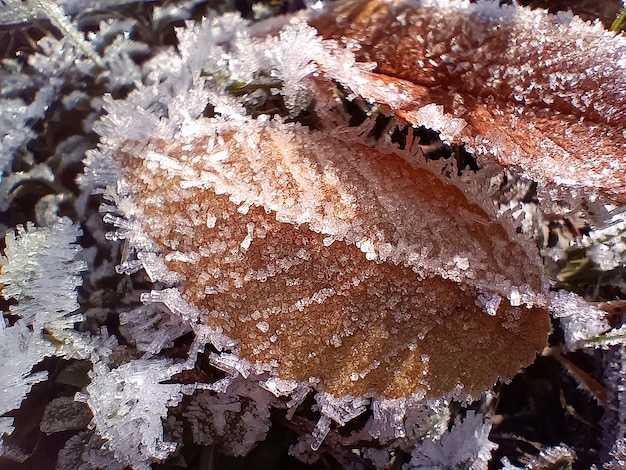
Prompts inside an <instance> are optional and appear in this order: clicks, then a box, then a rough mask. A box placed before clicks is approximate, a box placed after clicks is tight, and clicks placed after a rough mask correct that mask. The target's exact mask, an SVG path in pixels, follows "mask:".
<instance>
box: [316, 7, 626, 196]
mask: <svg viewBox="0 0 626 470" xmlns="http://www.w3.org/2000/svg"><path fill="white" fill-rule="evenodd" d="M310 23H311V24H312V25H313V26H314V27H315V28H317V29H318V31H319V33H320V34H321V35H322V36H324V37H325V38H333V39H336V40H338V41H340V42H341V43H343V44H345V45H348V46H350V48H351V50H354V51H355V54H356V56H357V59H358V60H360V61H363V62H374V63H376V69H375V71H374V73H372V74H368V73H365V72H359V71H358V70H354V71H353V73H351V74H345V76H341V77H336V79H338V80H339V81H341V83H342V84H343V85H345V86H347V87H348V88H350V89H352V90H353V91H354V92H355V93H357V94H359V95H360V96H362V97H363V98H366V99H369V100H371V101H375V102H378V103H383V104H388V105H389V106H390V107H391V108H392V109H393V111H394V112H395V114H396V115H397V116H398V117H400V118H402V119H404V120H405V121H406V122H408V123H411V124H416V125H424V126H426V127H430V128H434V129H435V130H440V131H442V135H443V137H444V139H446V140H450V141H453V142H455V143H464V144H465V145H466V147H467V148H468V149H469V150H470V151H472V152H474V153H475V154H476V155H477V156H478V157H480V159H481V162H482V163H483V164H489V163H490V162H492V161H496V162H497V163H498V164H500V165H502V166H507V167H508V166H514V167H516V168H518V169H519V170H521V171H522V172H523V173H525V174H526V175H527V176H528V177H530V178H531V179H533V180H535V181H538V182H539V183H541V184H542V186H543V189H544V190H545V189H547V190H550V189H551V188H554V187H555V186H556V187H561V188H566V189H567V190H569V191H571V192H572V194H571V196H570V197H572V198H575V197H577V196H579V195H587V196H590V195H592V194H596V193H600V194H602V195H604V196H607V197H609V198H611V199H613V200H615V201H617V202H620V203H624V202H626V179H625V176H624V175H626V131H625V125H626V106H625V105H626V59H625V58H626V40H625V39H624V38H623V37H621V36H615V35H614V34H613V33H609V32H606V31H604V30H603V29H602V27H601V26H600V25H590V24H587V23H584V22H582V21H581V20H579V19H577V18H572V17H571V15H568V14H563V13H561V14H558V15H556V16H553V15H548V14H546V13H545V12H544V11H535V10H530V9H526V8H522V7H518V6H502V7H500V6H497V5H496V4H494V3H491V2H484V3H478V4H470V3H465V2H456V1H451V2H448V3H445V4H443V5H437V6H435V5H433V4H432V3H431V2H428V1H423V2H420V1H417V2H383V1H377V0H371V1H352V2H347V3H341V4H339V5H337V6H335V7H334V8H332V9H331V10H329V11H326V12H324V13H322V14H321V15H319V16H317V17H314V18H313V19H311V21H310ZM321 66H322V68H324V64H321ZM394 90H395V92H394ZM398 91H402V92H403V93H398ZM433 105H438V106H441V108H438V109H439V111H438V113H439V114H438V115H437V114H435V115H434V117H433V115H432V114H433V113H432V111H433V110H434V109H435V108H433ZM425 106H430V115H429V114H428V113H423V112H421V111H422V110H423V109H424V107H425ZM446 119H447V120H448V121H446ZM451 119H452V120H451ZM458 119H462V120H463V121H464V122H465V123H466V124H467V125H466V126H465V127H463V128H462V129H461V130H458V127H459V123H458V121H455V120H458ZM450 123H453V128H452V129H450V128H449V124H450ZM578 189H580V190H582V191H580V192H577V190H578ZM569 191H568V193H569ZM543 194H544V196H546V199H550V198H551V197H554V195H555V194H554V193H548V192H544V193H543Z"/></svg>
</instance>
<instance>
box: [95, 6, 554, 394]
mask: <svg viewBox="0 0 626 470" xmlns="http://www.w3.org/2000/svg"><path fill="white" fill-rule="evenodd" d="M237 21H239V20H235V19H233V18H231V17H229V18H226V19H224V20H220V21H214V22H211V23H208V22H207V23H205V24H203V25H202V26H200V27H196V28H189V29H188V30H186V31H184V32H182V31H181V32H180V35H181V41H180V56H179V57H178V58H172V60H171V63H172V64H173V65H172V67H173V70H174V73H173V74H172V75H171V76H170V77H169V78H164V80H163V81H162V83H161V84H160V85H159V86H158V87H145V88H140V89H139V90H138V91H137V92H136V93H132V94H131V95H130V96H129V97H128V98H126V99H125V100H118V101H113V100H110V101H109V103H108V104H107V111H108V115H107V117H106V118H105V119H103V120H102V121H101V122H100V123H99V124H98V125H97V126H95V127H96V129H97V130H98V132H100V133H101V135H102V141H103V143H104V145H102V148H101V149H100V150H99V153H98V156H97V158H96V155H95V153H94V158H92V161H94V162H95V164H96V165H98V166H102V167H103V168H106V167H107V166H108V167H115V168H119V170H116V172H117V174H118V178H119V181H118V182H116V184H115V186H116V188H113V187H110V188H109V189H107V194H108V195H110V196H107V197H108V198H109V199H110V200H111V201H113V202H115V204H116V205H117V209H115V208H113V207H111V208H107V210H109V209H110V210H117V212H118V213H120V214H122V215H124V217H125V218H124V219H122V218H115V217H113V216H111V215H107V221H109V222H113V223H114V224H115V225H117V226H118V227H120V229H119V230H118V232H117V233H116V234H115V235H114V237H116V238H124V239H126V240H127V243H128V250H127V251H126V253H130V254H133V253H134V254H135V255H136V259H137V261H139V262H140V263H135V264H133V266H136V265H137V264H139V265H140V266H143V267H144V268H145V269H146V272H147V273H148V275H149V276H150V277H151V279H152V280H154V281H161V282H163V283H165V284H169V285H170V286H171V285H172V284H173V283H172V282H171V275H170V274H169V273H168V272H167V270H169V271H170V272H174V273H176V279H177V281H176V287H175V288H173V289H168V290H167V291H164V292H163V295H164V296H165V295H166V294H167V295H170V294H171V293H172V292H179V296H181V298H180V301H179V300H177V301H175V302H174V303H175V305H174V304H172V302H171V300H172V299H170V303H169V304H168V306H169V307H170V309H172V310H173V311H176V312H177V314H178V315H181V316H182V317H183V318H185V319H186V321H187V319H189V320H191V321H195V319H197V318H199V317H200V318H204V320H203V321H204V322H206V324H207V325H208V326H210V327H211V328H212V329H214V330H215V331H223V332H224V333H225V334H226V335H227V336H229V337H230V338H232V339H233V340H236V342H237V344H238V350H237V352H238V353H239V357H240V358H241V359H244V360H245V361H247V362H246V364H251V365H253V366H254V367H255V368H256V370H257V371H262V370H270V371H272V373H273V374H274V375H276V376H278V377H280V378H281V379H283V380H287V381H291V380H296V381H300V382H306V381H308V380H309V378H310V377H315V378H317V379H320V380H321V384H322V385H321V386H323V387H325V390H326V391H328V392H330V393H332V394H334V395H337V396H344V395H350V394H351V395H357V396H358V395H362V394H364V393H366V392H370V391H371V392H376V393H379V394H382V395H383V396H386V397H388V398H395V397H402V396H408V395H411V394H413V393H417V394H420V396H423V395H425V394H430V395H431V396H440V395H441V394H444V393H448V392H452V391H456V392H457V393H460V394H462V395H464V396H467V395H476V394H478V393H480V392H481V391H482V390H483V389H484V388H485V387H488V386H490V385H491V384H493V382H494V381H495V380H496V379H497V378H498V377H500V376H502V377H511V376H512V375H513V374H515V373H516V372H517V370H518V369H519V368H520V367H522V366H524V365H526V364H528V363H530V362H531V361H532V360H533V358H534V355H535V353H536V352H537V351H539V350H541V349H542V348H543V346H544V344H545V341H546V336H547V331H548V329H549V324H548V318H547V313H546V311H545V310H544V307H545V306H546V297H545V296H544V293H543V285H542V282H541V267H540V260H539V259H538V258H537V256H536V250H535V249H534V247H532V246H530V245H529V244H528V243H527V242H526V241H524V240H521V239H520V238H519V237H517V236H516V235H515V234H514V233H512V232H509V231H508V228H507V227H505V226H503V225H501V224H500V222H498V221H497V220H496V218H495V216H494V215H493V214H492V213H491V208H490V207H489V204H485V205H484V206H480V205H479V204H477V203H475V201H480V200H481V199H480V197H479V196H478V195H476V194H474V193H472V192H470V191H468V193H467V194H464V193H463V191H462V189H461V188H458V187H455V186H454V185H452V184H450V182H444V181H442V180H440V179H439V178H438V177H437V176H436V172H437V171H438V170H437V169H436V168H430V167H427V165H426V164H425V163H424V162H423V156H422V155H421V153H420V151H419V149H407V150H406V151H405V152H404V153H403V152H400V151H399V150H398V149H396V148H387V147H384V146H381V147H378V148H371V146H370V145H369V144H368V143H366V142H364V140H363V139H362V137H361V136H360V133H362V132H365V131H364V130H363V129H357V130H350V129H349V128H347V127H346V128H341V127H338V128H337V129H334V128H332V126H331V128H329V129H327V130H325V131H323V132H312V131H310V130H309V129H306V128H304V127H301V126H299V125H296V124H292V123H281V122H280V120H278V119H275V120H273V121H271V120H268V119H266V118H265V117H264V116H261V117H259V119H256V120H255V119H251V118H250V117H248V116H245V114H244V113H245V109H244V108H243V107H242V106H240V105H239V104H238V103H236V102H233V101H234V99H233V98H227V99H225V98H224V96H227V95H228V92H227V90H226V88H227V83H222V82H220V81H219V77H221V76H223V75H226V76H229V77H230V78H231V79H233V78H239V77H241V78H243V79H246V77H253V76H254V72H255V67H261V68H262V69H263V70H270V71H272V73H274V74H275V75H276V76H277V77H279V78H280V79H281V81H283V82H284V84H285V87H284V88H283V92H284V93H286V94H288V95H289V96H286V98H285V100H286V101H285V102H293V103H294V106H295V107H296V108H297V107H298V106H300V105H298V104H297V103H298V102H299V101H300V100H299V99H298V98H297V96H299V95H300V94H301V93H302V92H303V91H307V93H315V92H316V90H317V88H316V87H317V85H316V82H315V81H314V80H312V79H311V77H312V76H313V75H315V74H313V73H312V72H313V71H315V68H314V67H313V66H310V65H309V66H307V67H306V70H303V69H302V67H303V64H313V63H314V62H315V61H318V60H319V61H323V62H324V63H325V64H326V70H327V71H334V72H337V73H344V72H345V73H347V71H349V70H351V68H352V67H353V66H354V57H353V55H352V54H350V53H346V52H345V51H341V50H338V49H336V48H335V49H333V46H332V44H331V45H329V46H328V47H327V45H326V44H324V43H323V41H321V39H320V38H319V37H316V36H315V35H314V34H313V31H312V30H311V28H309V27H308V26H306V25H303V24H302V23H301V22H300V23H298V22H296V23H294V24H290V25H288V26H287V27H286V28H285V30H284V31H283V32H282V33H278V36H277V37H279V38H280V41H278V40H276V39H275V38H274V36H271V35H270V36H267V37H266V36H263V35H262V34H259V36H258V37H249V36H247V35H246V34H245V32H241V33H240V34H239V33H237V35H235V34H234V33H233V31H236V32H238V31H239V30H240V29H241V23H237ZM226 26H232V28H231V29H226ZM198 38H202V41H199V40H198ZM235 38H236V40H235ZM199 43H202V44H212V43H216V44H215V47H216V50H215V51H213V50H211V52H210V53H209V55H208V58H205V56H204V54H199V49H198V46H197V44H199ZM303 44H306V45H307V46H310V47H303ZM296 48H297V51H298V57H297V60H295V61H291V60H288V58H290V57H291V55H293V54H292V52H291V51H293V50H294V49H296ZM203 50H204V49H203ZM290 54H291V55H290ZM169 57H170V56H169V54H166V55H163V56H162V57H156V58H155V60H154V61H155V62H158V61H162V60H165V59H167V60H169ZM200 66H201V67H202V68H203V70H207V68H208V70H215V68H216V67H218V69H217V70H216V71H215V72H214V76H213V78H212V79H209V80H205V81H203V80H201V78H202V77H200V76H199V71H198V70H197V69H196V67H200ZM220 67H221V69H220ZM294 68H295V70H294ZM365 69H366V67H360V70H361V71H362V70H365ZM342 71H343V72H342ZM155 73H157V74H159V73H162V72H160V71H158V72H155ZM220 74H221V75H220ZM173 77H179V78H178V79H175V78H173ZM170 82H171V84H170ZM200 96H209V97H211V99H213V98H215V99H216V100H217V103H220V105H219V106H221V107H220V108H219V109H220V115H219V116H216V117H214V118H212V119H207V118H203V117H202V116H201V109H202V108H201V107H199V106H198V105H197V102H195V101H194V99H191V97H200ZM316 96H317V95H315V94H313V97H316ZM292 98H293V101H290V100H291V99H292ZM321 98H322V99H321V103H320V105H319V107H318V109H319V112H320V113H326V114H328V109H325V108H324V106H334V103H327V102H326V101H324V100H325V97H323V96H321ZM228 100H230V101H228ZM190 102H191V103H192V104H190ZM192 106H193V107H192ZM165 107H167V108H165ZM216 109H217V106H216ZM166 110H167V112H166ZM427 111H428V112H429V113H430V114H437V113H438V112H439V111H438V109H434V108H433V109H430V108H429V109H428V110H427ZM425 112H426V111H425ZM439 114H441V113H439ZM444 121H445V119H444ZM366 125H367V124H366ZM112 156H114V157H115V160H114V161H112V160H111V157H112ZM96 160H100V161H99V162H96ZM109 162H110V163H109ZM122 168H124V170H123V171H122V170H121V169H122ZM98 171H99V170H98ZM114 173H115V172H111V173H109V174H106V175H105V176H104V178H106V182H110V181H111V177H112V176H114ZM93 174H94V176H95V178H96V179H97V178H98V175H97V172H94V173H93ZM463 189H465V188H463ZM133 256H134V255H133ZM132 261H133V258H132V256H130V255H129V257H128V258H127V259H124V260H123V264H122V268H123V269H124V270H125V269H126V268H125V267H126V266H129V268H130V267H131V266H130V265H129V264H128V263H131V264H132ZM164 268H167V269H164ZM128 272H132V271H130V270H129V271H128ZM166 276H169V277H167V278H166ZM481 294H485V295H488V294H489V295H492V297H489V298H496V297H497V298H500V299H501V301H500V302H491V303H490V304H489V306H488V307H487V306H485V305H484V302H483V303H481V302H478V303H477V298H478V297H479V296H480V295H481ZM493 296H495V297H493ZM157 297H159V294H158V292H155V291H153V292H152V293H151V294H150V295H145V296H144V297H143V298H144V299H145V300H150V301H154V300H156V298H157ZM481 298H486V297H485V296H483V297H481ZM183 300H184V302H183ZM166 303H167V302H166ZM170 304H172V305H170ZM185 304H186V305H188V306H187V307H185ZM496 304H497V305H496ZM196 311H199V312H200V313H199V314H198V313H196ZM513 345H514V346H513ZM478 356H480V357H482V358H483V360H482V361H475V360H474V357H478ZM339 358H340V359H339ZM487 358H488V359H487ZM215 360H216V361H217V359H215ZM236 360H237V359H236V356H235V355H228V356H223V358H222V360H221V362H219V364H220V367H222V368H224V369H226V370H229V371H233V373H241V374H248V373H249V366H248V365H239V366H237V365H236V364H235V363H233V361H235V362H236ZM486 363H487V364H489V365H490V367H485V364H486ZM235 371H236V372H235ZM390 371H393V372H394V373H395V374H394V375H393V379H392V380H390V376H389V372H390Z"/></svg>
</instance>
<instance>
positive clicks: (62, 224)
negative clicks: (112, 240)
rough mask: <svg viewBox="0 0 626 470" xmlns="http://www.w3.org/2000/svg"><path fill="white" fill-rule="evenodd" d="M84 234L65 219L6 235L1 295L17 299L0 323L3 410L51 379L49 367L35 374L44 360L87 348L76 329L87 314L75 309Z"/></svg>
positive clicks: (78, 353)
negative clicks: (37, 365) (43, 381)
mask: <svg viewBox="0 0 626 470" xmlns="http://www.w3.org/2000/svg"><path fill="white" fill-rule="evenodd" d="M80 235H81V230H80V228H79V227H77V226H76V225H74V224H72V222H71V221H70V220H69V219H61V220H59V221H58V223H56V224H55V225H53V226H52V227H34V226H32V225H29V226H27V227H26V228H24V227H21V226H18V228H17V230H16V233H15V234H13V233H9V234H7V236H6V238H5V244H6V247H5V249H4V256H0V269H1V271H0V286H2V296H3V297H4V298H5V299H6V300H14V301H15V302H16V303H15V304H14V305H12V306H11V307H10V312H9V313H10V315H11V317H10V318H11V323H9V319H6V318H3V319H2V324H1V325H0V337H1V339H2V341H0V358H2V361H0V364H1V365H0V372H1V374H2V376H3V377H4V378H5V382H4V384H5V385H4V386H3V388H2V391H1V396H0V398H1V399H0V403H1V407H0V414H4V413H7V412H8V411H11V410H13V409H16V408H19V406H20V404H21V402H22V400H23V399H24V397H25V396H26V395H27V394H28V392H30V389H31V387H32V385H33V384H35V383H37V382H40V381H42V380H45V379H46V378H47V373H46V372H38V373H35V374H31V369H32V368H33V366H35V365H36V364H38V363H39V362H40V361H41V360H42V359H44V358H45V357H47V356H51V355H53V354H56V355H68V356H70V357H72V356H82V355H84V354H85V352H86V351H85V344H84V341H83V338H82V337H81V336H80V335H79V334H78V333H77V332H76V331H74V322H77V321H79V320H80V319H82V316H81V315H80V314H77V313H76V311H77V310H78V307H79V306H78V302H77V298H76V288H77V287H78V286H80V285H81V283H82V280H81V276H80V273H81V271H83V270H84V269H85V265H84V263H83V262H82V261H78V260H76V255H77V253H78V252H79V250H80V247H79V245H78V244H76V238H77V237H78V236H80ZM46 335H48V336H46ZM50 339H54V341H51V340H50ZM3 421H5V422H6V418H3ZM4 429H5V430H6V429H7V427H6V426H5V428H4Z"/></svg>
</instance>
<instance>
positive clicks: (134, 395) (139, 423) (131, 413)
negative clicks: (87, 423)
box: [76, 360, 183, 470]
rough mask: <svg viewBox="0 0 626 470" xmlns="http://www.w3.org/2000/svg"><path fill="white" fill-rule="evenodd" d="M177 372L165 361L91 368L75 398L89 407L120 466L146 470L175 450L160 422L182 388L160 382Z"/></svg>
mask: <svg viewBox="0 0 626 470" xmlns="http://www.w3.org/2000/svg"><path fill="white" fill-rule="evenodd" d="M179 370H180V369H178V368H176V367H174V366H172V363H171V361H169V360H154V361H150V360H136V361H131V362H128V363H125V364H122V365H121V366H119V367H117V368H114V369H109V367H108V366H106V365H105V364H103V363H102V362H98V363H96V364H94V368H93V370H92V372H90V374H89V375H90V377H91V384H89V385H88V386H87V393H88V395H84V394H78V395H77V396H76V399H77V400H79V401H84V402H86V403H87V404H88V405H89V407H90V408H91V411H92V412H93V424H94V425H95V427H96V429H97V431H98V434H100V435H101V436H102V437H103V438H104V439H106V440H107V443H106V448H107V449H110V450H111V451H112V452H113V454H114V455H115V457H116V458H117V459H118V461H119V462H121V463H123V464H124V465H130V466H132V467H133V468H134V469H135V470H142V469H149V468H150V462H151V461H152V459H155V460H161V459H164V458H166V457H167V456H168V455H169V454H170V452H172V451H173V450H174V449H175V448H176V444H175V443H172V442H166V441H165V440H164V439H163V426H162V423H161V418H164V417H165V416H167V408H168V407H169V406H175V405H177V404H178V403H179V402H180V400H181V399H182V397H183V395H182V390H183V386H182V385H180V384H161V383H160V382H163V381H165V380H169V379H170V378H171V376H172V375H173V374H174V373H176V372H178V371H179Z"/></svg>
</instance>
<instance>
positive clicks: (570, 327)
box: [552, 291, 610, 350]
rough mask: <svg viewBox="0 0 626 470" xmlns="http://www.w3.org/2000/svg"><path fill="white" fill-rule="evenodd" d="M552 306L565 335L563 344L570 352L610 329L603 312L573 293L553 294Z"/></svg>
mask: <svg viewBox="0 0 626 470" xmlns="http://www.w3.org/2000/svg"><path fill="white" fill-rule="evenodd" d="M552 305H553V308H554V316H555V317H556V318H559V319H560V322H561V327H562V328H563V332H564V333H565V344H566V346H567V347H568V348H569V349H570V350H574V349H576V348H577V347H580V346H581V345H582V343H583V342H584V341H585V340H588V339H591V338H594V337H596V336H599V335H600V334H602V333H604V332H605V331H607V330H609V329H610V325H609V323H608V321H607V320H606V318H605V317H606V314H605V312H603V311H602V310H599V309H598V308H596V307H594V306H592V305H590V304H589V303H588V302H586V301H585V300H584V299H583V298H582V297H580V296H578V295H576V294H574V293H573V292H567V291H559V292H555V293H553V294H552Z"/></svg>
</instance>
